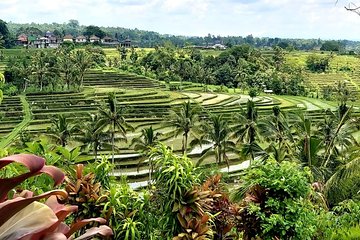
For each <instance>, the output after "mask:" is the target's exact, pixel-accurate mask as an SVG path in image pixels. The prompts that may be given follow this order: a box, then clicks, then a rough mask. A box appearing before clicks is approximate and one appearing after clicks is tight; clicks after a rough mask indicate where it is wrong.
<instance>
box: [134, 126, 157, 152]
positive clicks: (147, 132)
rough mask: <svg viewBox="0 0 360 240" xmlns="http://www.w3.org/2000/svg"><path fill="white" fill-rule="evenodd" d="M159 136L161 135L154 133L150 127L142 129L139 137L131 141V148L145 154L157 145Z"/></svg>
mask: <svg viewBox="0 0 360 240" xmlns="http://www.w3.org/2000/svg"><path fill="white" fill-rule="evenodd" d="M161 135H162V134H161V133H159V132H155V131H154V129H153V128H152V126H150V127H148V128H144V129H142V130H141V136H139V137H136V138H133V139H132V141H131V146H134V150H135V151H139V152H141V153H142V154H147V152H148V151H150V149H151V148H153V147H155V146H156V145H157V144H158V143H159V137H160V136H161Z"/></svg>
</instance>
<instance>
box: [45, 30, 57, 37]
mask: <svg viewBox="0 0 360 240" xmlns="http://www.w3.org/2000/svg"><path fill="white" fill-rule="evenodd" d="M45 37H47V38H51V37H55V35H54V33H53V32H50V31H47V32H46V33H45Z"/></svg>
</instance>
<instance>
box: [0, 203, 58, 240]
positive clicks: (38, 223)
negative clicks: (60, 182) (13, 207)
mask: <svg viewBox="0 0 360 240" xmlns="http://www.w3.org/2000/svg"><path fill="white" fill-rule="evenodd" d="M57 221H58V218H57V217H56V215H55V213H54V212H53V211H52V210H51V208H49V207H48V206H46V205H45V204H43V203H39V202H32V203H30V204H28V205H27V206H26V207H25V208H23V209H22V210H20V211H18V212H17V213H16V214H14V215H13V216H12V217H11V218H10V219H9V220H7V221H6V222H5V223H4V224H2V225H1V226H0V239H3V240H6V239H9V240H11V239H20V238H22V237H24V236H27V235H29V234H35V233H38V232H41V231H42V230H44V229H47V228H48V227H50V226H51V225H52V224H54V223H56V222H57Z"/></svg>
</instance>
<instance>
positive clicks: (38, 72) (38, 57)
mask: <svg viewBox="0 0 360 240" xmlns="http://www.w3.org/2000/svg"><path fill="white" fill-rule="evenodd" d="M31 69H32V74H33V75H34V77H35V79H36V81H37V83H38V84H39V87H40V91H42V89H43V87H44V81H45V80H46V78H48V77H49V76H50V75H51V74H52V72H51V69H50V64H49V62H47V60H46V54H45V53H44V52H43V51H40V52H38V53H36V54H34V56H33V61H32V66H31Z"/></svg>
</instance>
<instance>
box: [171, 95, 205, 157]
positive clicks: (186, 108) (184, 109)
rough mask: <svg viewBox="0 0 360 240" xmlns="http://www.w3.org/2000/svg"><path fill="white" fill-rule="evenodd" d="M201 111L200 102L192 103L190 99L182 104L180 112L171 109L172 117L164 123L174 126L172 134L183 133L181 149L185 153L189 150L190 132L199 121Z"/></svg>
mask: <svg viewBox="0 0 360 240" xmlns="http://www.w3.org/2000/svg"><path fill="white" fill-rule="evenodd" d="M200 111H201V108H200V106H199V105H198V104H191V102H190V101H186V102H184V103H183V104H182V105H181V107H180V111H179V112H176V111H174V110H173V111H171V113H170V117H169V118H168V119H167V121H166V122H165V124H164V125H165V126H169V127H173V128H174V130H173V131H172V132H171V133H170V134H172V135H174V136H175V137H177V136H178V135H179V134H181V133H182V136H183V137H182V148H181V151H182V153H183V154H184V153H186V150H187V145H188V137H189V133H190V132H191V130H192V129H193V128H194V127H195V125H196V124H197V123H198V120H199V113H200Z"/></svg>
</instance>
